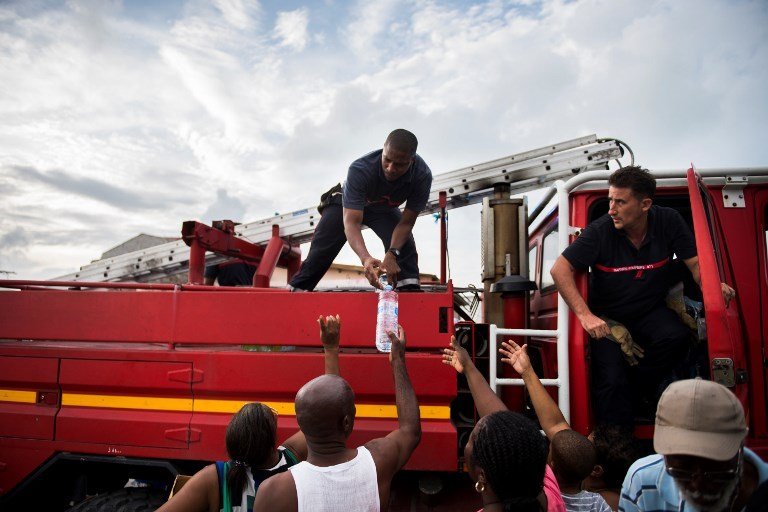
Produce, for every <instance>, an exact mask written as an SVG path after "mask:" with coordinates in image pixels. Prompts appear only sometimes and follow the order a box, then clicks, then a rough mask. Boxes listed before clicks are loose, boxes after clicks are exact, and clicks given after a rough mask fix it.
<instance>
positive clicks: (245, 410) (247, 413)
mask: <svg viewBox="0 0 768 512" xmlns="http://www.w3.org/2000/svg"><path fill="white" fill-rule="evenodd" d="M318 323H319V324H320V339H321V341H322V343H323V351H324V358H325V373H326V375H338V374H339V336H340V322H339V316H338V315H336V316H335V317H334V316H327V317H322V316H321V317H320V318H319V319H318ZM225 440H226V446H227V454H228V455H229V457H230V460H229V461H226V462H216V463H215V464H211V465H209V466H206V467H204V468H203V469H201V470H200V471H198V472H197V473H196V474H195V475H194V476H193V477H192V478H191V479H190V480H189V481H188V482H187V483H185V484H184V485H183V486H182V487H181V489H180V490H179V491H178V492H177V493H176V494H174V495H173V497H172V498H171V499H170V500H168V502H167V503H166V504H165V505H163V506H162V507H160V508H159V509H158V512H219V511H223V512H252V511H253V500H254V498H255V496H256V491H257V490H258V489H259V487H260V486H261V484H263V482H264V481H265V480H267V479H268V478H270V477H271V476H273V475H277V474H279V473H283V472H285V471H286V470H287V469H288V468H290V467H292V466H295V465H296V464H298V463H299V462H300V461H303V460H305V459H306V458H307V441H306V438H305V437H304V434H303V433H302V432H301V431H298V432H296V433H295V434H294V435H292V436H291V437H289V438H288V439H287V440H285V441H284V442H283V443H282V444H281V445H280V446H277V412H275V411H274V410H273V409H271V408H270V407H268V406H267V405H265V404H262V403H258V402H254V403H249V404H245V405H244V406H243V407H242V408H241V409H240V410H239V411H238V412H237V413H236V414H235V415H234V416H233V417H232V420H231V421H230V422H229V425H228V426H227V431H226V437H225Z"/></svg>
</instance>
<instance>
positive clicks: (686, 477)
mask: <svg viewBox="0 0 768 512" xmlns="http://www.w3.org/2000/svg"><path fill="white" fill-rule="evenodd" d="M666 470H667V474H668V475H669V476H671V477H672V478H674V479H675V480H678V481H681V482H690V481H692V480H694V479H695V478H697V477H698V478H703V479H705V480H711V481H714V482H722V483H727V482H730V481H731V480H733V479H734V478H736V477H737V476H739V475H740V474H741V453H739V458H738V461H737V463H736V467H735V468H733V469H724V470H719V471H701V470H696V471H690V470H687V469H680V468H674V467H670V466H667V467H666Z"/></svg>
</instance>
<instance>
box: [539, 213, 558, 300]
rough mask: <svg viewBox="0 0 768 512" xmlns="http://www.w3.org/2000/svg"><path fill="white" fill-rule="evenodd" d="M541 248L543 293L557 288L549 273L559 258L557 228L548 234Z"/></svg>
mask: <svg viewBox="0 0 768 512" xmlns="http://www.w3.org/2000/svg"><path fill="white" fill-rule="evenodd" d="M541 246H542V249H541V290H542V291H543V290H545V289H546V288H550V287H553V286H555V281H554V280H553V279H552V276H551V275H550V274H549V271H550V270H552V266H553V265H554V264H555V260H556V259H557V257H558V256H559V254H558V252H557V228H555V229H553V230H552V231H550V232H549V233H547V235H546V236H545V237H544V242H543V243H542V244H541Z"/></svg>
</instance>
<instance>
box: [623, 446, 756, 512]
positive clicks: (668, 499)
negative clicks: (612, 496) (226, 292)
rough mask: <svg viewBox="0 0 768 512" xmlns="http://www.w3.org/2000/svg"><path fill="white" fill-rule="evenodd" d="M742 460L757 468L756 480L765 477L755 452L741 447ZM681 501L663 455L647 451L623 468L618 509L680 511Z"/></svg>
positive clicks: (683, 507) (627, 510)
mask: <svg viewBox="0 0 768 512" xmlns="http://www.w3.org/2000/svg"><path fill="white" fill-rule="evenodd" d="M744 460H746V461H749V462H750V463H752V465H754V466H755V467H756V468H757V473H758V480H759V483H762V482H764V481H766V480H768V464H766V463H765V462H763V461H762V460H761V459H760V457H758V456H757V455H755V452H753V451H752V450H750V449H748V448H744ZM685 510H690V507H688V508H686V506H685V501H684V500H683V499H682V498H681V496H680V492H679V491H678V489H677V485H675V481H674V479H673V478H672V477H671V476H669V475H668V474H667V472H666V470H665V467H664V457H663V456H662V455H659V454H654V455H649V456H648V457H643V458H642V459H640V460H637V461H635V463H634V464H632V466H630V468H629V471H627V476H626V477H625V478H624V484H623V485H622V486H621V497H620V498H619V511H621V512H640V511H643V512H651V511H664V512H683V511H685Z"/></svg>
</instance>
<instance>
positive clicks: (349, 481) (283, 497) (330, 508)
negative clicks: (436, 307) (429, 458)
mask: <svg viewBox="0 0 768 512" xmlns="http://www.w3.org/2000/svg"><path fill="white" fill-rule="evenodd" d="M389 337H390V340H391V341H392V351H391V352H390V354H389V359H390V363H391V366H392V372H393V374H394V380H395V401H396V403H397V421H398V428H397V429H396V430H394V431H392V432H390V433H389V434H387V436H386V437H382V438H378V439H372V440H371V441H368V442H367V443H365V445H363V446H360V447H358V448H350V447H348V446H347V440H348V439H349V436H350V434H351V433H352V429H353V427H354V423H355V402H354V399H355V395H354V393H353V392H352V388H351V387H350V386H349V384H348V383H347V381H345V380H344V379H342V378H341V377H338V376H336V375H323V376H322V377H318V378H316V379H314V380H311V381H309V382H308V383H307V384H305V385H304V387H302V388H301V389H300V390H299V392H298V393H297V394H296V421H297V422H298V423H299V427H300V428H301V431H302V432H304V435H305V436H306V439H307V449H308V455H307V460H306V461H305V462H302V463H300V464H297V465H296V466H294V467H292V468H290V469H289V470H288V471H287V472H285V473H281V474H279V475H276V476H274V477H273V478H270V479H269V480H267V481H265V482H264V483H263V484H262V485H261V487H259V491H258V492H257V493H256V501H255V503H254V505H253V510H254V512H267V511H268V512H283V511H291V512H294V511H299V512H337V511H340V510H350V511H351V510H354V511H363V512H364V511H371V512H374V511H376V512H378V511H379V510H387V508H388V506H389V492H390V485H391V482H392V477H393V476H394V475H395V473H397V471H399V470H400V468H402V467H403V466H404V465H405V463H406V462H407V461H408V459H409V458H410V456H411V454H412V453H413V451H414V450H415V449H416V446H417V445H418V444H419V440H420V439H421V421H420V415H419V403H418V401H417V400H416V393H414V391H413V387H412V386H411V381H410V379H409V377H408V371H407V370H406V366H405V334H404V333H403V328H402V327H399V336H396V335H395V334H394V333H389Z"/></svg>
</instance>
